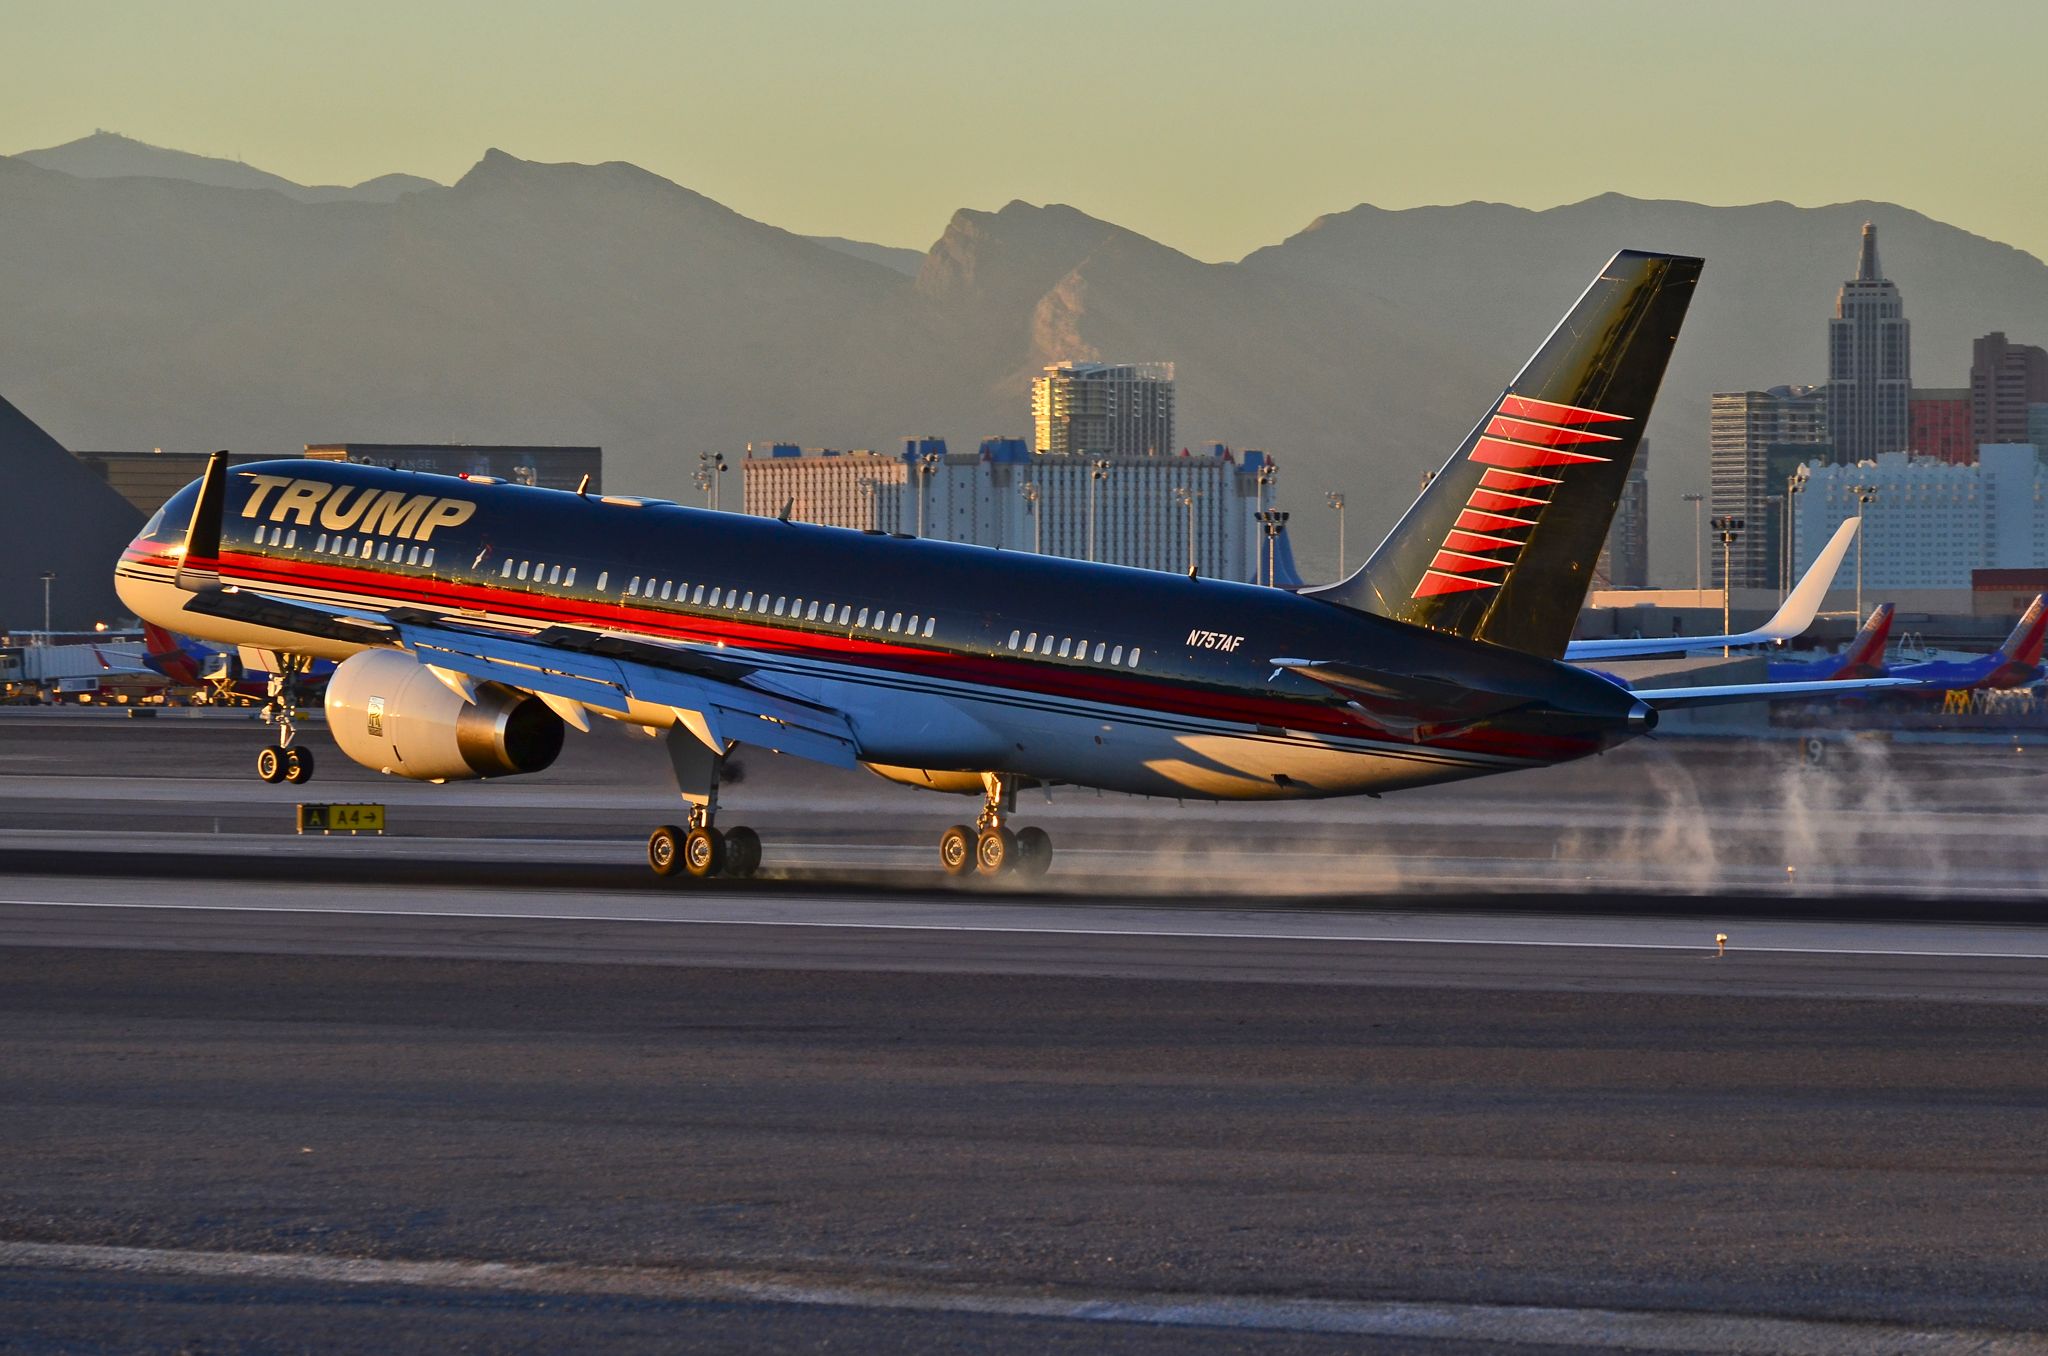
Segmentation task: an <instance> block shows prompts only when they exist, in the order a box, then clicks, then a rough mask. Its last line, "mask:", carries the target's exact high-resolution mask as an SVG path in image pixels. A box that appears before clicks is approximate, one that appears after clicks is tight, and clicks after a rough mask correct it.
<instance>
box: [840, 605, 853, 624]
mask: <svg viewBox="0 0 2048 1356" xmlns="http://www.w3.org/2000/svg"><path fill="white" fill-rule="evenodd" d="M852 615H853V604H852V603H841V604H840V605H839V624H840V625H841V626H851V625H852V623H851V622H849V621H848V620H847V618H848V617H851V616H852Z"/></svg>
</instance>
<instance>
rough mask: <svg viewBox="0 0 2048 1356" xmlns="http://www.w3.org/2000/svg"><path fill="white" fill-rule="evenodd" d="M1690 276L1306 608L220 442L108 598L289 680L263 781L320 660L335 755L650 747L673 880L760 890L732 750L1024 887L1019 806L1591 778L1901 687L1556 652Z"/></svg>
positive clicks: (470, 764) (1031, 840) (1202, 587)
mask: <svg viewBox="0 0 2048 1356" xmlns="http://www.w3.org/2000/svg"><path fill="white" fill-rule="evenodd" d="M1700 267H1701V261H1700V260H1698V259H1692V258H1684V257H1680V256H1675V255H1661V254H1645V253H1637V252H1635V251H1624V252H1623V253H1620V254H1617V255H1616V256H1614V258H1613V259H1612V260H1611V261H1609V263H1608V264H1607V266H1606V267H1605V268H1603V269H1602V270H1601V271H1600V274H1599V276H1598V277H1596V278H1595V279H1594V280H1593V282H1592V284H1591V285H1590V286H1589V287H1588V288H1587V289H1586V291H1585V293H1584V295H1583V296H1581V297H1580V298H1579V300H1578V302H1577V304H1576V305H1575V306H1574V307H1573V308H1572V310H1571V311H1570V313H1569V314H1568V315H1566V317H1565V318H1564V320H1563V321H1562V322H1561V323H1560V324H1559V325H1558V327H1557V328H1556V330H1555V331H1553V332H1552V334H1551V335H1550V337H1549V338H1548V339H1547V340H1545V341H1544V343H1543V345H1542V346H1541V347H1540V348H1539V349H1538V350H1537V352H1536V354H1535V356H1534V357H1533V358H1531V359H1530V360H1529V363H1528V364H1527V366H1525V367H1524V368H1523V369H1522V371H1521V373H1520V375H1518V376H1517V377H1516V378H1515V379H1514V382H1513V383H1512V384H1511V385H1510V386H1509V387H1508V388H1507V390H1506V391H1504V392H1503V393H1502V394H1501V395H1500V397H1499V398H1498V399H1497V400H1496V401H1494V403H1493V404H1492V406H1491V407H1490V408H1489V409H1488V410H1487V411H1486V412H1485V414H1484V415H1483V416H1482V417H1481V418H1480V420H1479V423H1478V425H1477V426H1476V427H1475V428H1474V429H1473V430H1472V432H1471V433H1470V434H1468V435H1467V436H1466V438H1465V440H1464V441H1463V442H1462V443H1461V444H1460V445H1459V446H1458V448H1457V450H1456V452H1455V453H1454V454H1453V455H1452V456H1451V458H1450V460H1449V461H1448V462H1447V463H1446V464H1445V465H1444V468H1443V470H1442V472H1441V473H1440V474H1438V475H1437V476H1436V477H1435V478H1434V479H1433V480H1432V481H1431V482H1430V483H1429V485H1428V487H1427V488H1426V489H1425V490H1424V491H1423V493H1422V496H1421V497H1420V498H1419V499H1417V500H1416V501H1415V503H1414V504H1413V505H1412V506H1411V507H1410V508H1409V509H1408V511H1407V513H1406V515H1405V516H1404V517H1403V518H1402V519H1401V521H1400V523H1399V524H1398V525H1397V526H1396V527H1395V528H1394V530H1393V531H1392V532H1391V533H1390V534H1389V535H1388V537H1387V539H1386V540H1385V541H1384V542H1382V543H1381V545H1380V546H1379V548H1378V550H1376V551H1375V552H1374V553H1373V556H1372V558H1371V559H1370V560H1368V561H1367V562H1366V563H1365V565H1364V566H1363V567H1361V568H1360V569H1359V570H1358V571H1357V572H1356V573H1354V574H1353V575H1351V576H1350V577H1349V578H1347V579H1345V580H1343V581H1341V582H1339V583H1336V584H1332V585H1329V586H1326V587H1323V588H1319V589H1312V590H1304V591H1302V592H1300V593H1290V592H1287V591H1285V590H1281V589H1274V588H1263V587H1259V586H1256V585H1247V584H1235V583H1226V582H1223V581H1219V580H1207V579H1198V578H1193V577H1183V576H1181V575H1177V574H1166V573H1160V572H1155V571H1149V570H1137V569H1127V568H1123V567H1120V566H1112V565H1098V564H1091V563H1086V562H1082V561H1075V560H1064V559H1056V558H1053V557H1047V556H1039V555H1034V554H1019V553H1017V552H1014V551H1002V550H994V549H990V548H986V547H979V546H964V545H957V544H953V543H945V542H931V541H920V540H911V539H904V538H900V537H897V536H893V535H888V534H882V533H875V532H866V533H864V532H859V531H851V530H844V529H838V528H828V527H818V526H812V525H807V524H803V523H795V522H788V521H783V520H778V519H773V518H754V517H744V516H740V515H736V514H720V513H710V512H704V511H700V510H696V509H690V508H684V507H681V506H679V505H675V504H671V503H666V502H662V501H659V500H647V499H639V498H633V497H628V496H618V495H605V496H602V497H597V496H590V495H585V494H581V493H569V492H566V491H555V490H542V489H535V488H532V487H527V486H518V485H507V484H500V483H497V482H495V481H490V480H487V479H484V478H481V477H469V478H466V479H464V478H450V477H438V476H431V475H421V474H418V473H413V472H403V471H392V470H385V469H382V468H378V467H373V466H360V465H349V464H337V463H334V462H308V461H277V462H261V463H256V464H253V465H247V466H240V467H237V468H235V470H234V471H233V472H229V470H228V469H227V465H226V459H225V454H219V455H216V456H215V457H214V458H213V460H212V461H211V462H210V463H209V465H208V467H207V471H206V474H205V476H204V477H203V478H202V479H201V480H199V481H197V482H195V483H193V484H192V485H189V486H187V487H186V488H185V489H183V490H181V491H179V492H178V494H177V495H176V496H174V497H173V498H172V499H171V500H170V502H169V503H167V504H166V505H165V506H164V509H163V511H162V512H161V513H159V514H158V515H157V516H156V517H155V518H154V519H153V520H152V521H151V522H150V523H149V524H148V525H147V526H146V527H145V528H144V529H143V532H142V534H141V536H139V537H138V538H137V539H136V540H135V541H134V542H133V543H132V544H131V545H130V546H129V547H128V549H127V550H126V551H125V552H124V554H123V556H122V558H121V561H120V564H119V566H118V568H117V571H116V581H117V587H118V588H119V590H120V594H121V597H122V599H123V600H124V601H125V602H126V604H127V605H128V606H129V607H131V608H133V609H134V610H135V612H136V614H137V615H138V616H140V617H142V618H144V619H145V620H148V621H151V622H154V623H156V624H157V625H160V626H163V627H166V628H169V629H171V630H173V631H177V632H181V633H184V634H188V635H193V636H198V637H200V638H202V639H205V640H209V641H213V642H216V643H219V644H224V645H235V646H239V647H243V648H244V649H245V650H253V651H256V652H259V654H258V656H257V659H258V666H261V667H265V668H268V669H270V670H272V671H273V672H276V673H278V674H280V675H282V676H281V678H280V679H279V681H278V682H277V683H276V684H274V685H273V687H274V691H273V711H274V714H275V715H276V716H277V717H278V719H279V723H280V724H279V728H280V740H281V742H280V744H279V746H278V747H276V748H266V749H264V750H263V751H262V755H261V757H260V758H259V760H258V770H259V772H260V773H261V774H262V775H263V776H264V777H265V778H266V779H268V780H277V779H279V778H283V779H286V780H290V781H300V780H303V779H304V778H305V777H306V776H308V775H310V773H311V768H312V761H311V755H310V753H309V752H307V751H306V750H305V749H304V748H303V747H300V746H295V745H294V744H293V742H292V727H291V711H292V706H293V700H294V696H295V692H294V690H293V682H292V679H291V675H293V674H294V673H296V672H299V671H302V670H303V669H304V668H305V667H306V666H308V665H309V664H310V663H311V662H312V661H314V660H315V659H327V660H333V661H336V667H335V669H334V672H333V675H332V677H331V678H330V679H329V680H328V684H327V690H326V697H325V706H326V712H327V718H328V724H329V729H330V731H331V732H332V734H333V736H334V739H335V742H336V743H337V744H339V745H340V747H341V749H342V751H343V752H344V753H346V754H347V755H348V756H349V757H350V758H352V759H354V760H355V761H357V762H359V763H361V764H363V765H364V766H366V767H370V768H374V769H377V770H379V771H382V772H385V773H388V774H391V775H395V776H402V777H410V778H416V779H420V780H424V781H430V782H441V781H447V780H450V779H465V778H485V777H500V776H509V775H513V774H516V773H522V772H535V771H538V770H540V769H542V768H545V767H547V766H548V765H549V764H550V763H551V762H552V761H553V760H554V758H555V756H556V755H557V754H558V753H559V752H560V750H561V748H562V743H563V740H564V737H565V731H566V729H567V728H568V727H572V726H573V727H574V728H576V729H578V730H588V729H589V728H590V726H591V722H592V721H593V720H596V719H600V718H602V719H611V720H618V721H623V722H626V723H627V724H629V725H634V726H638V727H640V728H642V729H644V730H645V731H646V732H647V733H648V734H650V735H654V736H657V737H661V738H664V739H665V740H666V744H667V749H668V751H669V755H670V758H671V760H672V762H673V764H674V767H675V772H676V777H677V783H678V787H679V789H680V791H681V793H682V797H683V799H684V800H685V801H686V802H687V803H688V804H689V806H690V811H689V816H688V824H687V825H686V826H673V825H663V826H661V827H659V828H657V829H655V830H654V832H653V834H652V835H651V836H650V837H649V839H648V844H647V858H648V863H649V865H650V866H651V867H652V868H653V869H654V871H655V872H656V873H658V874H660V875H664V876H668V875H677V874H680V875H683V876H687V877H706V876H712V875H716V874H718V873H720V872H725V873H727V874H732V875H747V874H750V873H751V872H752V871H753V870H754V869H755V867H756V866H758V864H759V862H760V855H761V843H760V838H759V837H758V835H756V834H754V833H753V832H752V831H751V830H749V829H745V828H728V829H723V830H721V829H720V828H719V826H718V824H717V815H718V801H717V796H718V784H719V770H720V767H721V763H722V760H723V759H724V758H725V757H726V756H727V755H728V754H729V753H731V752H732V751H733V750H734V748H735V747H737V746H740V745H754V746H758V747H761V748H766V749H772V750H775V751H778V752H781V753H785V754H790V755H794V756H796V757H800V758H808V759H814V760H816V761H819V762H822V763H831V764H837V765H839V766H843V767H855V766H863V767H866V768H868V769H869V770H871V771H873V772H875V773H878V774H879V775H881V776H883V777H886V778H888V779H890V780H892V781H897V782H904V783H908V784H910V785H913V786H921V787H929V788H932V789H934V790H939V791H953V792H964V793H968V794H978V795H980V796H981V797H982V809H981V813H980V816H979V817H978V819H977V820H976V823H975V825H974V827H972V828H969V827H968V826H966V825H964V824H956V825H954V826H953V827H951V828H948V829H947V830H946V831H945V833H944V834H943V835H942V837H941V839H940V845H939V855H940V860H941V862H942V864H943V865H944V867H945V869H946V870H947V871H948V872H951V873H953V874H956V875H957V874H966V873H968V872H976V871H978V872H980V873H981V874H984V875H995V874H998V873H1001V872H1004V871H1009V870H1017V871H1020V872H1022V873H1026V874H1036V873H1038V872H1042V871H1043V870H1045V868H1046V866H1047V865H1048V864H1049V862H1050V860H1051V856H1052V847H1051V842H1050V839H1049V838H1048V837H1047V836H1046V834H1045V832H1044V831H1043V830H1042V829H1038V828H1035V827H1034V828H1023V829H1021V830H1013V829H1012V828H1011V827H1010V824H1009V821H1010V818H1011V815H1012V814H1013V812H1014V806H1015V795H1016V791H1017V788H1018V787H1019V786H1020V785H1036V784H1052V783H1069V784H1073V785H1079V786H1092V787H1102V788H1106V789H1109V790H1114V791H1126V792H1136V793H1143V794H1148V795H1158V796H1174V797H1201V798H1211V799H1243V800H1271V799H1286V798H1298V797H1318V796H1344V795H1361V794H1362V795H1377V794H1379V793H1381V792H1385V791H1392V790H1398V789H1401V788H1404V787H1411V786H1424V785H1429V784H1431V783H1436V782H1447V781H1456V780H1459V779H1462V778H1468V777H1478V776H1484V775H1487V774H1490V773H1497V772H1509V771H1513V770H1515V769H1518V768H1531V767H1542V766H1545V765H1548V764H1551V763H1558V762H1563V761H1566V760H1569V759H1574V758H1582V757H1584V756H1586V755H1588V754H1593V753H1598V752H1600V751H1601V750H1603V749H1607V748H1610V747H1612V746H1614V745H1616V744H1619V743H1621V742H1623V741H1625V740H1628V739H1631V738H1633V737H1635V736H1637V735H1640V734H1645V733H1647V732H1649V731H1650V730H1651V729H1652V728H1654V727H1655V725H1656V723H1657V713H1658V712H1659V711H1660V710H1662V709H1664V708H1666V707H1672V706H1683V705H1694V704H1700V703H1708V702H1728V701H1745V700H1747V701H1754V700H1758V699H1759V698H1766V697H1780V696H1812V695H1816V694H1819V693H1827V692H1839V691H1849V690H1855V689H1861V688H1867V687H1872V686H1889V685H1897V684H1898V683H1899V680H1889V679H1875V680H1864V681H1857V682H1813V683H1785V684H1775V685H1772V684H1756V685H1742V686H1723V687H1699V688H1683V689H1661V690H1655V691H1642V692H1637V691H1632V690H1630V689H1629V688H1627V687H1626V686H1624V685H1622V684H1620V683H1617V682H1615V681H1614V680H1612V679H1610V678H1607V677H1605V676H1603V675H1601V674H1598V673H1594V672H1589V671H1587V670H1585V669H1581V668H1578V667H1575V666H1574V665H1572V664H1570V663H1568V662H1565V660H1564V656H1565V647H1566V643H1567V641H1568V640H1569V638H1570V635H1571V631H1572V625H1573V622H1574V619H1575V618H1576V617H1577V615H1578V611H1579V608H1580V605H1581V604H1582V602H1583V601H1584V598H1585V594H1586V587H1587V581H1588V580H1589V579H1590V578H1591V575H1592V568H1593V562H1594V559H1595V557H1596V556H1597V555H1598V553H1599V550H1600V545H1601V540H1602V538H1603V537H1604V536H1605V535H1606V533H1607V528H1608V523H1609V520H1610V519H1611V518H1612V516H1613V513H1614V508H1615V504H1616V502H1617V501H1618V500H1619V498H1620V495H1621V491H1622V483H1623V480H1624V478H1625V477H1626V475H1627V473H1628V467H1629V463H1630V461H1631V460H1632V459H1633V457H1634V456H1635V453H1636V447H1637V444H1638V442H1639V441H1640V439H1641V437H1642V430H1643V422H1644V420H1645V419H1647V418H1648V416H1649V413H1650V406H1651V403H1652V401H1653V400H1654V399H1655V397H1656V394H1657V387H1658V384H1659V382H1660V381H1661V380H1662V378H1663V374H1664V367H1665V363H1666V361H1667V360H1668V359H1669V357H1670V355H1671V350H1672V346H1673V344H1674V342H1675V341H1676V339H1677V337H1678V329H1679V324H1680V322H1681V321H1682V320H1683V318H1684V316H1685V311H1686V307H1687V304H1688V303H1689V302H1690V301H1691V299H1692V293H1693V288H1694V285H1695V283H1696V281H1697V280H1698V277H1699V273H1700ZM1722 639H1723V638H1721V637H1703V638H1701V640H1700V641H1699V642H1695V644H1700V645H1705V644H1716V645H1718V644H1719V643H1720V641H1721V640H1722ZM1663 648H1665V649H1669V648H1671V647H1670V645H1669V644H1668V643H1666V644H1665V645H1664V646H1663ZM261 652H267V653H261Z"/></svg>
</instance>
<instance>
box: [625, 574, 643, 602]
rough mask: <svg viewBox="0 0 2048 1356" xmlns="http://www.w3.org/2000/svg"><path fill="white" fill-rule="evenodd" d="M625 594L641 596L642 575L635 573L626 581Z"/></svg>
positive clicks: (633, 596) (627, 595)
mask: <svg viewBox="0 0 2048 1356" xmlns="http://www.w3.org/2000/svg"><path fill="white" fill-rule="evenodd" d="M625 596H626V597H628V598H638V597H639V596H640V576H639V575H637V574H636V575H634V576H633V577H632V578H631V579H629V580H627V581H626V594H625Z"/></svg>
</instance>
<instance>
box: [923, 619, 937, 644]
mask: <svg viewBox="0 0 2048 1356" xmlns="http://www.w3.org/2000/svg"><path fill="white" fill-rule="evenodd" d="M938 624H939V619H938V618H937V617H926V618H925V619H924V638H925V639H926V640H930V639H931V638H932V628H933V627H934V626H937V625H938Z"/></svg>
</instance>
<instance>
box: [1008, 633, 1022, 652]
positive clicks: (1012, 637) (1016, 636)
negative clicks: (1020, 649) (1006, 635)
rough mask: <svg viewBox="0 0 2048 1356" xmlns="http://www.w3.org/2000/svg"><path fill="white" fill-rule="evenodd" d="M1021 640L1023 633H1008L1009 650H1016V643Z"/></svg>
mask: <svg viewBox="0 0 2048 1356" xmlns="http://www.w3.org/2000/svg"><path fill="white" fill-rule="evenodd" d="M1022 639H1024V633H1023V632H1022V631H1012V632H1010V648H1011V649H1013V650H1014V649H1016V648H1017V642H1018V641H1021V640H1022Z"/></svg>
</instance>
